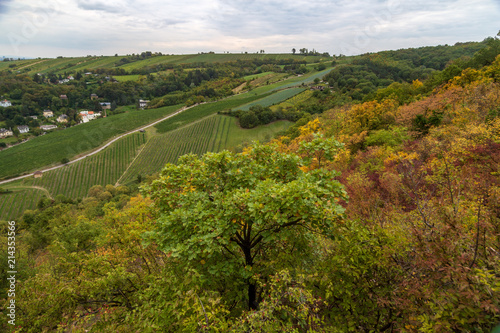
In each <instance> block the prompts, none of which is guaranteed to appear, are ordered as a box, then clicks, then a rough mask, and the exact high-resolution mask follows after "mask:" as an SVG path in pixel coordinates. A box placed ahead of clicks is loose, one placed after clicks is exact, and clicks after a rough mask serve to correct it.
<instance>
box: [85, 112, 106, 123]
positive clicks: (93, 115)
mask: <svg viewBox="0 0 500 333" xmlns="http://www.w3.org/2000/svg"><path fill="white" fill-rule="evenodd" d="M100 116H101V113H100V112H94V111H80V117H81V118H82V123H88V122H89V121H91V120H94V119H96V118H97V117H100Z"/></svg>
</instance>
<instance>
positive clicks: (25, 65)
mask: <svg viewBox="0 0 500 333" xmlns="http://www.w3.org/2000/svg"><path fill="white" fill-rule="evenodd" d="M45 61H47V59H45V60H40V61H37V62H34V63H32V64H29V65H24V66H23V67H19V68H17V69H18V70H19V69H23V68H26V67H30V66H33V65H36V64H39V63H41V62H45Z"/></svg>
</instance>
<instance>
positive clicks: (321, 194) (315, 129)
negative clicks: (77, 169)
mask: <svg viewBox="0 0 500 333" xmlns="http://www.w3.org/2000/svg"><path fill="white" fill-rule="evenodd" d="M443 49H444V50H446V52H442V51H443ZM433 50H434V51H436V52H435V53H433ZM443 57H445V58H443ZM330 60H331V61H335V62H336V65H335V67H334V69H333V70H332V71H331V72H330V73H329V74H327V75H326V76H325V77H324V78H323V80H322V81H323V82H320V80H318V81H317V83H316V84H317V85H324V86H328V87H329V89H324V90H322V91H321V90H315V91H309V92H308V93H307V94H306V95H304V96H305V97H303V96H301V95H297V96H299V97H294V99H295V103H290V105H285V104H277V105H272V106H269V107H267V106H266V107H263V106H260V107H253V108H251V107H249V111H248V113H246V111H242V110H239V111H238V110H233V111H232V112H227V113H228V114H231V115H233V116H236V117H239V121H240V122H245V121H247V122H248V123H249V125H248V127H253V126H258V125H260V124H263V123H266V122H268V121H274V120H276V119H290V120H293V121H295V124H294V125H293V126H291V127H289V128H288V129H287V130H285V131H283V132H281V133H280V134H279V135H278V136H277V137H276V138H274V139H273V140H271V141H270V142H268V143H265V144H261V143H258V142H256V143H253V144H252V145H249V146H247V147H244V148H243V149H241V151H235V150H233V151H227V150H223V151H220V152H207V153H205V154H197V155H196V154H188V155H184V156H182V157H180V158H179V159H178V161H177V162H176V163H169V164H167V165H165V166H164V167H163V169H162V171H161V172H160V173H159V174H156V175H151V176H148V177H144V179H140V182H139V183H138V184H136V185H134V186H114V185H111V184H110V185H107V186H101V185H97V186H94V187H92V188H90V190H89V191H88V194H87V196H86V197H84V198H69V197H66V196H64V195H58V196H57V197H55V198H53V199H50V198H47V197H44V198H42V199H40V200H39V202H38V204H37V208H36V209H33V210H27V211H25V212H24V214H23V215H22V218H20V219H19V221H17V223H16V233H17V239H16V246H17V255H16V259H17V260H16V265H17V270H18V272H19V273H18V275H17V279H18V281H17V290H16V295H17V298H16V325H17V326H16V327H15V328H14V332H87V331H88V332H157V331H159V332H491V331H492V330H493V329H494V328H495V327H496V326H497V325H498V324H500V278H499V277H500V257H499V256H500V177H499V175H500V39H498V38H488V39H486V40H485V41H483V42H481V43H477V44H471V45H468V44H458V45H455V46H449V47H437V48H435V49H432V48H424V49H415V50H400V51H386V52H381V53H377V54H367V55H363V56H359V57H357V58H356V59H337V58H336V59H330ZM261 65H262V64H260V65H259V66H261ZM271 65H274V64H271ZM235 66H236V65H234V64H228V65H221V66H220V67H219V66H215V68H214V69H213V71H209V69H200V70H199V74H197V73H198V71H195V72H194V73H193V72H192V71H189V74H186V73H185V72H184V71H181V70H178V71H177V70H176V71H177V72H176V73H178V74H172V75H173V76H171V79H170V78H169V77H161V76H151V78H150V77H148V79H147V80H146V82H145V83H144V84H143V85H139V84H138V83H135V82H130V83H128V82H125V83H119V84H112V83H103V84H102V85H100V86H99V90H97V91H96V92H97V93H99V94H102V95H103V96H109V98H110V100H114V101H116V103H117V104H120V103H122V102H123V103H128V102H129V101H127V100H122V99H121V97H120V96H122V94H123V96H139V95H141V96H151V97H153V98H158V101H157V102H158V103H160V104H161V102H160V99H161V98H162V97H155V96H160V95H164V94H166V93H167V92H168V91H170V89H172V91H177V92H179V91H181V90H182V89H180V90H179V87H180V86H192V87H191V89H192V90H188V92H187V95H185V96H186V97H187V96H188V95H189V96H198V95H200V96H210V95H211V94H212V92H211V91H210V92H208V90H210V88H209V87H210V84H212V83H214V82H220V80H221V79H222V77H223V78H224V80H225V81H224V84H223V85H221V86H220V87H222V88H220V89H216V88H215V86H212V88H213V89H214V92H215V95H217V94H224V91H227V89H226V90H225V89H224V87H227V86H229V87H231V89H233V88H234V87H236V86H237V85H238V83H243V81H239V80H240V79H241V76H239V75H234V77H228V76H227V75H226V74H221V73H222V72H227V71H229V70H231V71H233V70H235V68H236V67H237V66H236V67H235ZM259 66H257V67H259ZM257 67H255V68H254V69H253V70H252V71H251V73H256V72H255V71H258V68H257ZM424 67H425V68H424ZM239 68H241V67H239ZM242 71H243V70H242ZM183 73H184V74H183ZM191 73H192V74H191ZM248 73H249V72H245V75H248ZM190 74H191V77H190V76H189V75H190ZM198 75H200V76H199V80H200V81H199V82H198V81H197V80H198V79H197V77H198ZM204 75H206V76H207V77H204ZM241 75H243V74H241ZM0 79H1V80H12V82H11V84H12V85H11V86H10V87H11V89H14V90H15V89H27V90H29V89H30V88H29V87H30V85H32V84H34V83H33V78H32V77H29V76H22V75H21V76H12V74H5V73H4V74H2V73H0ZM160 81H161V82H160ZM344 81H345V82H344ZM3 82H5V81H3ZM22 82H25V83H26V85H23V84H22ZM175 82H177V83H175ZM233 83H234V85H233ZM44 84H45V83H44ZM175 84H178V86H176V87H175V88H174V87H173V85H175ZM170 85H172V88H169V87H170ZM1 86H2V87H3V84H2V85H1ZM16 87H17V88H16ZM21 87H25V88H21ZM46 89H47V91H50V90H51V89H56V90H57V89H74V92H75V93H77V91H79V90H78V84H76V85H74V86H68V87H66V86H65V87H60V86H57V87H52V86H50V85H49V84H46ZM108 89H109V90H108ZM114 89H117V90H116V91H115V90H114ZM122 89H124V91H121V90H122ZM126 89H130V91H128V92H127V91H126ZM155 89H159V90H158V91H157V93H153V91H154V90H155ZM198 89H199V90H198ZM203 89H206V90H207V91H205V92H204V90H203ZM231 89H229V90H231ZM12 91H13V90H9V93H11V94H12ZM70 91H73V90H69V91H65V92H67V93H68V94H70V93H71V92H70ZM81 91H84V92H85V94H87V93H90V90H87V89H85V90H81ZM60 92H61V91H59V90H57V92H55V93H54V94H55V95H57V94H59V93H60ZM0 93H5V91H4V92H0ZM30 94H31V95H33V96H35V94H34V93H30ZM114 94H116V95H114ZM183 94H186V93H183ZM190 94H191V95H190ZM83 95H84V94H83V93H82V96H83ZM212 95H213V94H212ZM20 96H21V95H20ZM22 96H23V97H22V98H23V99H24V98H25V97H24V96H25V94H23V95H22ZM28 97H29V98H30V100H32V101H33V103H34V104H36V105H40V106H41V107H45V105H50V103H51V100H47V101H46V102H42V101H41V100H38V99H36V101H35V99H31V97H30V96H28ZM28 97H26V99H27V98H28ZM124 98H125V99H127V98H130V97H124ZM186 100H187V99H186ZM186 100H183V101H184V102H185V101H186ZM162 101H163V103H167V102H166V101H165V98H163V99H162ZM39 102H40V103H42V104H38V103H39ZM43 103H48V104H43ZM23 105H24V104H23ZM27 105H28V107H29V104H27ZM35 109H36V107H35ZM21 112H23V111H21ZM250 112H251V113H250ZM248 114H250V115H252V114H253V117H252V119H245V117H246V118H249V116H248ZM288 115H294V117H295V118H293V119H292V118H286V117H288ZM4 117H5V114H4ZM279 117H283V118H279ZM290 117H291V116H290ZM242 125H243V124H242ZM9 226H10V225H9V222H7V221H4V222H1V225H0V230H1V236H0V237H1V238H2V241H1V243H2V244H6V243H7V236H6V235H7V232H8V230H10V229H9ZM0 262H1V263H2V265H4V266H7V251H5V250H2V252H1V253H0ZM0 275H1V282H0V283H2V288H1V290H2V299H3V300H2V303H1V307H2V311H3V312H4V313H5V312H6V309H7V306H8V304H9V303H8V302H9V301H8V298H7V294H6V290H8V285H7V280H6V278H7V273H6V272H4V271H2V272H1V273H0ZM1 320H2V322H1V324H0V325H2V327H3V328H6V327H8V323H7V320H8V317H6V316H5V315H3V316H2V319H1Z"/></svg>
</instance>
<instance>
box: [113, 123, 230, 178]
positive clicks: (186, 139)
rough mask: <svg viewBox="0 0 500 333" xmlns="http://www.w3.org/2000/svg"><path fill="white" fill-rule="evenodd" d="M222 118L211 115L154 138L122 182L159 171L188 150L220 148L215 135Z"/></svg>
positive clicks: (195, 152)
mask: <svg viewBox="0 0 500 333" xmlns="http://www.w3.org/2000/svg"><path fill="white" fill-rule="evenodd" d="M220 121H221V117H218V116H209V117H206V118H204V119H203V120H201V121H198V122H195V123H193V124H191V125H188V126H185V127H182V128H180V129H177V130H174V131H170V132H168V133H165V134H162V135H158V136H155V137H153V138H151V140H149V141H148V143H147V145H146V146H145V147H144V149H143V150H142V151H141V153H140V154H139V156H138V157H137V159H136V160H135V161H134V162H133V164H132V165H131V166H130V168H129V169H128V170H127V172H126V174H125V175H124V176H123V177H122V179H121V181H120V182H121V183H124V184H126V183H128V182H130V181H133V180H134V179H136V177H137V176H138V175H148V174H153V173H156V172H158V171H160V170H161V168H162V167H163V166H164V165H165V164H167V163H175V162H176V161H177V159H178V158H179V156H182V155H185V154H189V153H193V154H203V153H205V152H208V151H216V150H218V146H217V147H216V140H215V138H216V136H217V130H218V128H219V127H220V125H219V122H220ZM228 128H229V126H227V129H228ZM227 129H226V130H227Z"/></svg>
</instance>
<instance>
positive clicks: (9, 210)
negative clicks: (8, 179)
mask: <svg viewBox="0 0 500 333" xmlns="http://www.w3.org/2000/svg"><path fill="white" fill-rule="evenodd" d="M9 190H10V192H9V193H4V194H0V220H3V221H7V220H9V219H14V218H16V217H18V216H21V215H22V213H23V212H24V211H25V210H26V209H33V208H35V207H36V204H37V202H38V200H40V199H41V198H42V196H43V195H44V194H45V191H43V190H40V189H36V188H23V187H11V188H9Z"/></svg>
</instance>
